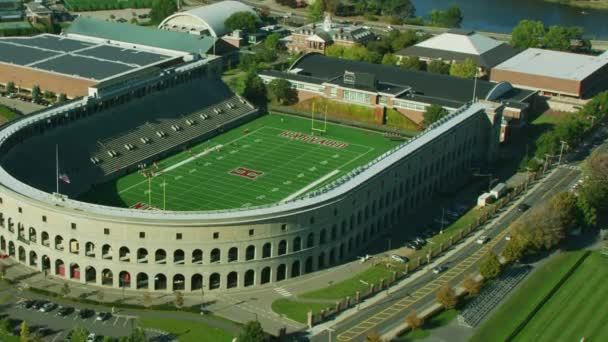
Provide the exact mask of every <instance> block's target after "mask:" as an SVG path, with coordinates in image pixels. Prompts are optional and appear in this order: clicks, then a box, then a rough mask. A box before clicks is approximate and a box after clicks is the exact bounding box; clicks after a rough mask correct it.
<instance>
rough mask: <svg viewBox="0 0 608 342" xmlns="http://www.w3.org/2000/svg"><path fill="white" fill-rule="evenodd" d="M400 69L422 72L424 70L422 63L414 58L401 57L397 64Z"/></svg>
mask: <svg viewBox="0 0 608 342" xmlns="http://www.w3.org/2000/svg"><path fill="white" fill-rule="evenodd" d="M399 65H400V66H401V68H403V69H407V70H422V69H424V62H423V61H421V60H420V58H418V57H416V56H409V57H403V58H402V59H401V63H400V64H399Z"/></svg>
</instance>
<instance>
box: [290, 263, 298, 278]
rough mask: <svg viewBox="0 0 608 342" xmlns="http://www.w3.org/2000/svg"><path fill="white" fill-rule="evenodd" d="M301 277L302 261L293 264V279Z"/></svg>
mask: <svg viewBox="0 0 608 342" xmlns="http://www.w3.org/2000/svg"><path fill="white" fill-rule="evenodd" d="M299 276H300V260H296V261H294V262H293V264H291V277H292V278H295V277H299Z"/></svg>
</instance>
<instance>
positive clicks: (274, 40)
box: [264, 33, 281, 51]
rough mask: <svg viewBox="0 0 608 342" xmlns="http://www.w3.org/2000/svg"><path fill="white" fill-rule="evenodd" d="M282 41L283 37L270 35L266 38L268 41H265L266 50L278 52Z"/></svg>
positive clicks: (274, 34)
mask: <svg viewBox="0 0 608 342" xmlns="http://www.w3.org/2000/svg"><path fill="white" fill-rule="evenodd" d="M280 39H281V37H280V36H279V35H278V34H276V33H271V34H269V35H268V37H266V40H264V48H266V50H271V51H276V49H277V48H278V46H279V40H280Z"/></svg>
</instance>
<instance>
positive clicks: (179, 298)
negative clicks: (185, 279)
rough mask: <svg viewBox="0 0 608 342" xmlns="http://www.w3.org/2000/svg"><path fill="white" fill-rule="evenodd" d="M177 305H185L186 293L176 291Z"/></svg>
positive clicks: (179, 306)
mask: <svg viewBox="0 0 608 342" xmlns="http://www.w3.org/2000/svg"><path fill="white" fill-rule="evenodd" d="M174 294H175V306H176V307H178V308H181V307H182V306H184V295H183V294H182V293H181V292H180V291H175V292H174Z"/></svg>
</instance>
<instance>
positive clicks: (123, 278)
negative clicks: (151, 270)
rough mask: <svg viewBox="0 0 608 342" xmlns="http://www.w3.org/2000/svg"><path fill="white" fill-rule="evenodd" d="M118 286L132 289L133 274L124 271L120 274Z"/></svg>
mask: <svg viewBox="0 0 608 342" xmlns="http://www.w3.org/2000/svg"><path fill="white" fill-rule="evenodd" d="M118 286H119V287H120V288H127V289H128V288H130V287H131V274H130V273H129V272H127V271H122V272H120V273H119V274H118Z"/></svg>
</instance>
